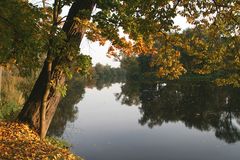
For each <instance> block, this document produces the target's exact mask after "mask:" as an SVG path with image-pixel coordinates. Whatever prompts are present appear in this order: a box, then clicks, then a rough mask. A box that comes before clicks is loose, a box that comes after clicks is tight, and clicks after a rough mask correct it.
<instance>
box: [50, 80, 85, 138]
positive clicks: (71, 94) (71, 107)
mask: <svg viewBox="0 0 240 160" xmlns="http://www.w3.org/2000/svg"><path fill="white" fill-rule="evenodd" d="M84 88H85V82H84V81H83V80H82V79H78V78H74V79H72V80H71V81H69V83H68V90H67V95H66V96H65V97H64V98H63V99H62V100H61V102H60V104H59V106H58V108H57V110H56V113H55V115H54V117H53V120H52V122H51V125H50V127H49V130H48V135H51V136H57V137H60V136H62V134H63V132H64V130H65V127H66V124H67V122H68V121H69V122H74V121H75V120H76V119H77V113H78V108H77V107H76V104H77V103H79V102H80V101H81V99H82V98H83V95H84V93H85V89H84Z"/></svg>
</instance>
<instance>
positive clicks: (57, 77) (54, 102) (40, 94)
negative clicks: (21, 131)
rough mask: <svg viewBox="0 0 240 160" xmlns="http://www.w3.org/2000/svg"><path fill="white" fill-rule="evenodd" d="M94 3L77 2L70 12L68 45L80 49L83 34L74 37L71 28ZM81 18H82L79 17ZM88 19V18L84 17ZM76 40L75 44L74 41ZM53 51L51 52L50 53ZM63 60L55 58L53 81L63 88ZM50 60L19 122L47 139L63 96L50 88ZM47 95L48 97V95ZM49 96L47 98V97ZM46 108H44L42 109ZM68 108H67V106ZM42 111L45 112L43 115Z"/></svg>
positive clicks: (67, 24) (45, 63) (81, 0)
mask: <svg viewBox="0 0 240 160" xmlns="http://www.w3.org/2000/svg"><path fill="white" fill-rule="evenodd" d="M93 7H94V3H93V2H92V1H91V0H76V2H74V3H73V4H72V6H71V8H70V10H69V13H68V16H67V19H66V22H65V24H64V26H63V31H64V32H65V33H66V34H67V36H68V43H74V45H76V47H79V45H80V43H81V40H82V37H83V34H84V32H82V33H78V34H77V35H76V34H75V35H72V34H71V33H72V32H71V28H72V26H73V25H74V20H73V19H74V17H76V16H79V15H78V14H79V11H81V10H88V11H92V9H93ZM89 13H91V12H89ZM79 18H81V17H79ZM84 18H86V17H84ZM89 18H90V15H89ZM73 39H74V42H73V41H72V40H73ZM50 52H51V51H49V53H50ZM62 59H66V58H65V57H55V58H54V59H53V62H52V69H51V75H50V77H51V79H52V80H54V81H55V82H56V83H57V85H60V86H63V85H64V83H65V75H64V73H63V72H62V71H61V70H58V69H57V67H56V66H59V65H61V64H62V61H61V60H62ZM48 66H49V60H48V59H46V60H45V62H44V66H43V68H42V71H41V72H40V75H39V77H38V79H37V81H36V83H35V85H34V87H33V89H32V92H31V94H30V96H29V98H28V99H27V101H26V103H25V104H24V107H23V109H22V110H21V112H20V114H19V115H18V120H19V121H21V122H24V123H27V124H29V125H30V126H31V127H32V128H35V129H36V130H38V131H39V132H41V137H42V138H43V137H45V135H46V133H47V130H48V127H49V125H50V123H51V121H52V118H53V115H54V113H55V111H56V109H57V106H58V103H59V101H60V99H61V94H60V91H59V90H58V89H56V87H49V67H48ZM46 93H47V95H46ZM46 96H47V97H46ZM41 106H44V108H41ZM66 107H67V106H66ZM41 111H43V112H45V113H43V114H45V115H41V114H40V113H41ZM43 118H44V119H45V120H44V122H43V123H40V120H41V119H43ZM43 124H44V126H43V130H41V131H40V126H42V125H43Z"/></svg>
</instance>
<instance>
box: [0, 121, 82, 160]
mask: <svg viewBox="0 0 240 160" xmlns="http://www.w3.org/2000/svg"><path fill="white" fill-rule="evenodd" d="M0 159H1V160H5V159H6V160H25V159H34V160H38V159H39V160H42V159H44V160H55V159H56V160H57V159H64V160H82V159H81V158H80V157H77V156H75V155H74V154H72V153H71V152H70V151H69V150H68V149H67V148H62V147H60V146H59V145H57V144H56V143H53V142H52V141H50V140H47V139H46V140H43V141H41V140H40V138H39V136H38V135H37V133H36V132H35V131H33V130H31V129H30V128H29V127H28V126H27V125H25V124H21V123H17V122H4V121H0Z"/></svg>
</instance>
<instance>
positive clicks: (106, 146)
mask: <svg viewBox="0 0 240 160" xmlns="http://www.w3.org/2000/svg"><path fill="white" fill-rule="evenodd" d="M70 90H71V92H69V93H71V95H68V96H67V97H66V98H65V99H64V100H63V101H62V103H61V106H60V108H59V109H58V111H57V114H56V115H55V117H54V120H53V123H52V126H51V128H50V130H49V134H50V135H55V136H58V137H62V138H63V139H65V140H67V141H68V142H70V143H71V144H73V146H72V148H71V150H72V151H73V152H74V153H76V154H77V155H80V156H82V157H83V158H85V159H86V160H239V159H240V96H239V95H240V94H239V93H240V91H239V90H238V89H229V88H219V87H215V86H213V85H211V84H208V83H202V82H201V83H190V82H184V83H182V82H181V83H173V82H172V83H168V84H165V83H160V82H155V83H152V84H144V83H137V82H127V83H124V84H123V83H122V84H121V83H117V84H112V86H110V87H105V88H98V89H97V88H96V87H91V88H85V89H84V85H82V84H81V83H72V85H71V89H70Z"/></svg>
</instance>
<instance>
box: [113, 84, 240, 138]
mask: <svg viewBox="0 0 240 160" xmlns="http://www.w3.org/2000/svg"><path fill="white" fill-rule="evenodd" d="M132 87H133V89H132ZM121 88H122V91H121V93H118V94H116V99H117V100H120V101H121V102H122V103H123V104H126V105H129V106H132V105H138V104H139V103H141V105H140V112H141V114H142V117H141V118H140V119H139V123H140V124H141V125H148V126H149V127H150V128H152V127H154V126H161V125H162V124H163V123H166V122H178V121H181V122H183V123H184V124H185V126H186V127H188V128H196V129H198V130H200V131H209V130H214V132H215V136H216V137H217V138H219V139H221V140H224V141H225V142H227V143H234V142H237V141H239V140H240V127H239V126H240V123H239V122H240V112H239V111H240V106H239V104H240V97H239V93H240V91H239V89H233V88H227V87H216V86H214V85H213V84H210V83H207V82H169V83H167V85H165V83H163V82H154V83H141V82H134V85H133V82H131V81H127V82H126V83H125V84H124V85H123V86H122V87H121ZM136 88H137V89H136Z"/></svg>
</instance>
